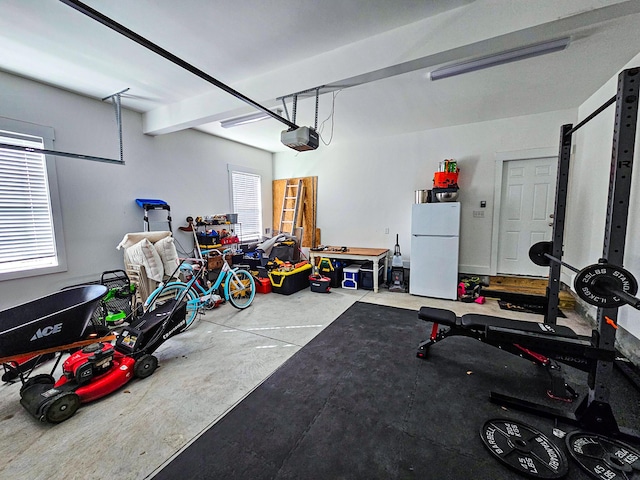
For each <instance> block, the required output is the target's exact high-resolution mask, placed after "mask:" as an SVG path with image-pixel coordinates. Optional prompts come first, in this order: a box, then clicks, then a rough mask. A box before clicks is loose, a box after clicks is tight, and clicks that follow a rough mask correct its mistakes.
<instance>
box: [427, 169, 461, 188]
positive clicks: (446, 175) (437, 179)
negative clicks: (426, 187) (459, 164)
mask: <svg viewBox="0 0 640 480" xmlns="http://www.w3.org/2000/svg"><path fill="white" fill-rule="evenodd" d="M457 185H458V172H455V173H454V172H436V173H434V174H433V188H450V187H455V186H457Z"/></svg>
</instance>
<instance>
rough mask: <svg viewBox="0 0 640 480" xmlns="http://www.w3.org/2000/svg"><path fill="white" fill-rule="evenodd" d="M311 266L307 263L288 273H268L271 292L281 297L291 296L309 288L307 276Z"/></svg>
mask: <svg viewBox="0 0 640 480" xmlns="http://www.w3.org/2000/svg"><path fill="white" fill-rule="evenodd" d="M310 273H311V264H310V263H307V264H306V265H303V266H301V267H298V268H296V269H295V270H291V271H289V272H277V271H272V272H269V279H270V280H271V291H272V292H273V293H280V294H282V295H291V294H292V293H296V292H299V291H300V290H304V289H305V288H309V274H310Z"/></svg>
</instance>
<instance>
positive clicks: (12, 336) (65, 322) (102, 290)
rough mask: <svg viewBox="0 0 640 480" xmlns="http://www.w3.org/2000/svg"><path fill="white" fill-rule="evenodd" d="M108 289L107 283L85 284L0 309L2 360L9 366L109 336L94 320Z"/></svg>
mask: <svg viewBox="0 0 640 480" xmlns="http://www.w3.org/2000/svg"><path fill="white" fill-rule="evenodd" d="M107 290H108V289H107V287H105V286H104V285H82V286H78V287H73V288H69V289H66V290H62V291H60V292H56V293H52V294H51V295H47V296H45V297H41V298H39V299H37V300H33V301H31V302H27V303H23V304H22V305H18V306H15V307H12V308H9V309H7V310H3V311H1V312H0V363H1V364H5V365H9V366H10V365H11V364H12V362H15V361H16V360H22V359H24V358H25V357H37V356H40V355H47V354H51V353H55V352H61V351H67V350H70V349H73V348H77V347H78V346H81V345H82V344H85V343H86V342H89V343H91V342H95V341H96V338H99V337H101V336H105V335H107V334H108V331H106V330H104V329H100V328H99V327H98V326H95V325H93V324H92V323H91V318H92V315H93V312H94V311H95V309H96V307H97V304H98V302H99V301H100V299H101V298H102V297H103V296H104V295H105V294H106V293H107ZM78 344H80V345H78Z"/></svg>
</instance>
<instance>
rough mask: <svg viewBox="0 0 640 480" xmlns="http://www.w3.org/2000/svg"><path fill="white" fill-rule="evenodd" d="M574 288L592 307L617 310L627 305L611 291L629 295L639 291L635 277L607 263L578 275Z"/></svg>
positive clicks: (594, 266)
mask: <svg viewBox="0 0 640 480" xmlns="http://www.w3.org/2000/svg"><path fill="white" fill-rule="evenodd" d="M573 286H574V288H575V290H576V293H577V294H578V296H579V297H580V298H581V299H582V300H584V301H585V302H587V303H588V304H590V305H595V306H596V307H603V308H615V307H621V306H623V305H626V302H625V301H623V300H622V299H621V298H619V297H617V296H616V295H615V294H614V293H612V292H611V291H610V290H609V289H616V290H620V291H622V292H625V293H628V294H629V295H635V294H636V292H637V291H638V282H637V281H636V279H635V278H634V276H633V275H632V274H631V273H630V272H628V271H627V270H625V269H624V268H622V267H618V266H616V265H610V264H606V263H597V264H594V265H589V266H587V267H585V268H583V269H582V270H580V272H578V274H577V275H576V277H575V279H574V280H573Z"/></svg>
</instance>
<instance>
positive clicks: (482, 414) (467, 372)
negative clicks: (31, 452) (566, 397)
mask: <svg viewBox="0 0 640 480" xmlns="http://www.w3.org/2000/svg"><path fill="white" fill-rule="evenodd" d="M430 327H431V324H430V323H427V322H424V321H420V320H418V315H417V312H416V311H410V310H404V309H398V308H392V307H384V306H376V305H371V304H365V303H356V304H354V305H353V306H352V307H351V308H349V310H347V311H346V312H345V313H344V314H343V315H341V316H340V317H339V318H338V319H337V320H336V321H335V322H333V323H332V324H331V325H330V326H329V327H327V328H326V329H325V330H324V331H323V332H321V333H320V334H319V335H318V336H317V337H316V338H315V339H313V340H312V341H311V342H310V343H309V344H307V345H306V346H305V347H304V348H303V349H301V350H300V351H299V352H298V353H296V354H295V355H294V356H293V357H292V358H291V359H289V360H288V361H287V362H285V363H284V364H283V365H282V366H281V367H280V368H279V369H278V370H277V371H276V372H275V373H274V374H273V375H272V376H271V377H270V378H268V379H267V380H266V381H265V382H264V383H263V384H262V385H260V386H259V387H258V388H257V389H256V390H255V391H253V392H252V393H251V394H250V395H249V396H248V397H247V398H246V399H245V400H244V401H243V402H241V403H240V404H239V405H237V406H236V407H235V408H234V409H233V410H232V411H231V412H229V413H228V414H227V415H226V416H225V417H224V418H222V419H221V420H220V421H219V422H217V423H216V424H215V425H214V426H213V427H211V428H210V429H209V430H207V431H206V432H205V433H204V434H203V435H202V436H201V437H200V438H198V439H197V440H196V441H195V442H194V443H192V444H191V445H190V446H189V447H188V448H187V449H185V450H184V451H183V452H182V453H180V454H179V455H178V456H177V457H176V458H175V459H174V460H173V461H172V462H171V463H169V464H168V465H167V466H166V467H165V468H164V469H163V470H162V471H160V472H159V473H158V474H157V475H156V476H155V477H154V478H156V479H159V480H162V479H176V478H189V479H254V480H255V479H302V478H305V479H385V480H388V479H440V480H441V479H465V478H473V479H475V480H483V479H487V480H489V479H491V480H495V479H498V478H499V479H519V478H523V477H521V476H520V474H518V473H516V472H514V471H512V470H510V469H509V468H507V467H506V466H505V465H503V464H502V463H500V462H498V461H497V460H495V459H494V458H492V457H491V455H490V454H489V453H488V452H487V451H486V448H485V446H484V445H483V442H482V440H481V439H480V434H479V432H480V429H481V428H482V426H483V424H484V423H485V421H486V420H488V419H490V418H495V417H505V418H511V419H514V420H518V421H520V422H524V423H527V424H529V425H531V426H533V427H534V428H536V429H537V430H540V431H541V432H543V433H544V434H545V435H547V436H548V437H550V438H552V439H553V440H554V442H555V443H557V444H558V446H560V447H561V448H565V447H564V446H563V445H564V443H563V441H562V440H561V439H559V438H557V437H554V436H553V434H552V429H553V427H554V423H553V421H552V420H550V419H544V418H541V417H537V416H534V415H530V414H525V413H521V412H518V411H509V410H505V409H503V408H502V407H500V406H498V405H495V404H493V403H491V402H490V401H489V392H490V390H494V391H497V392H500V393H505V394H511V395H518V396H519V397H521V398H525V399H528V400H531V401H536V402H541V403H546V404H549V405H552V406H555V407H557V408H563V407H566V408H568V409H571V410H573V409H574V408H575V406H574V405H571V404H565V403H564V402H561V401H560V402H559V401H554V400H549V399H547V398H546V395H545V391H546V388H547V387H548V376H547V374H546V372H545V371H544V370H542V369H541V368H540V367H538V366H536V365H534V364H532V363H531V362H529V361H527V360H524V359H522V358H520V357H516V356H514V355H511V354H508V353H506V352H504V351H502V350H499V349H497V348H493V347H490V346H488V345H485V344H483V343H481V342H479V341H477V340H473V339H470V338H462V337H452V338H449V339H446V340H445V341H443V342H441V343H438V344H436V345H434V346H433V347H432V348H431V352H430V355H429V358H428V359H427V360H421V359H418V358H416V356H415V352H416V347H417V345H418V343H419V342H420V341H421V340H423V339H424V338H425V337H426V336H427V335H428V331H429V330H430ZM565 373H566V374H567V379H568V380H569V381H570V383H572V385H573V386H574V387H576V389H577V390H578V392H579V393H582V394H584V393H585V391H586V386H585V385H586V374H585V373H583V372H578V371H575V370H571V369H570V368H569V367H567V368H566V370H565ZM614 375H616V378H615V379H614V380H615V381H614V388H612V400H611V403H612V405H613V407H614V411H615V412H616V414H617V415H618V421H619V423H620V424H621V425H624V426H627V427H630V428H636V429H637V428H638V424H637V422H638V418H639V417H638V413H639V411H640V407H639V405H640V403H639V400H640V395H638V393H637V392H636V391H635V389H633V388H631V387H630V386H629V384H628V383H627V381H626V380H625V379H624V378H623V377H622V375H621V374H619V373H618V374H615V372H614ZM558 403H560V405H558ZM558 426H559V427H560V428H564V429H565V430H567V431H568V430H571V429H572V428H570V427H568V426H566V425H562V424H560V425H558ZM566 478H569V479H579V478H588V477H587V476H586V475H585V474H584V473H583V472H582V471H580V469H579V467H578V466H577V465H573V464H572V465H570V470H569V474H568V475H567V477H566Z"/></svg>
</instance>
